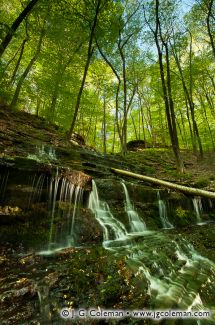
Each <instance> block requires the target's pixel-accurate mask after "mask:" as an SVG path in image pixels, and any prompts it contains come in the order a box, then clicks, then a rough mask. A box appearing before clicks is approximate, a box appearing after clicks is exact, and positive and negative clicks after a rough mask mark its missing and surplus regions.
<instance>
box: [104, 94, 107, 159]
mask: <svg viewBox="0 0 215 325" xmlns="http://www.w3.org/2000/svg"><path fill="white" fill-rule="evenodd" d="M103 152H104V155H106V153H107V147H106V98H105V95H104V102H103Z"/></svg>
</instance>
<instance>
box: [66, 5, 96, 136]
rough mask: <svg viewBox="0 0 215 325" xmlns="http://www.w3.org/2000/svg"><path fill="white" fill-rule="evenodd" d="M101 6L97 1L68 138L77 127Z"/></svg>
mask: <svg viewBox="0 0 215 325" xmlns="http://www.w3.org/2000/svg"><path fill="white" fill-rule="evenodd" d="M100 6H101V0H98V1H97V6H96V11H95V16H94V19H93V25H92V27H91V30H90V38H89V43H88V51H87V60H86V63H85V68H84V73H83V77H82V81H81V86H80V88H79V92H78V96H77V100H76V105H75V110H74V115H73V119H72V123H71V126H70V129H69V132H68V138H71V135H72V132H73V130H74V127H75V122H76V119H77V116H78V110H79V107H80V103H81V96H82V93H83V90H84V86H85V81H86V77H87V72H88V69H89V65H90V61H91V57H92V55H93V51H94V48H93V39H94V35H95V30H96V25H97V21H98V16H99V11H100Z"/></svg>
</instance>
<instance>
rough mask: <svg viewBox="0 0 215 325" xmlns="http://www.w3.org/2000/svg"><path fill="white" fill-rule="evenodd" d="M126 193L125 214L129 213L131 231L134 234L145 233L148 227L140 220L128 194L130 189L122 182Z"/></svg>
mask: <svg viewBox="0 0 215 325" xmlns="http://www.w3.org/2000/svg"><path fill="white" fill-rule="evenodd" d="M121 184H122V186H123V189H124V193H125V212H126V213H127V216H128V219H129V226H130V231H131V232H132V233H135V232H143V231H145V230H146V225H145V223H144V222H143V221H142V220H141V219H140V217H139V215H138V213H137V212H136V211H135V210H134V207H133V205H132V203H131V200H130V197H129V194H128V189H127V187H126V185H125V183H124V182H121Z"/></svg>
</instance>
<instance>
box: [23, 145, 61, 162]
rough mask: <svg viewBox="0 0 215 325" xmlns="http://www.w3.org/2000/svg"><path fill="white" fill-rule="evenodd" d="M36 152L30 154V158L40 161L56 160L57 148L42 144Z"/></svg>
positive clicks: (37, 147)
mask: <svg viewBox="0 0 215 325" xmlns="http://www.w3.org/2000/svg"><path fill="white" fill-rule="evenodd" d="M35 151H36V152H35V154H28V159H33V160H36V161H38V162H42V161H46V160H47V161H50V160H51V161H52V160H56V159H57V157H56V153H55V149H54V148H53V147H51V146H47V145H44V144H40V145H39V146H36V150H35Z"/></svg>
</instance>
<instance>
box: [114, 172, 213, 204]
mask: <svg viewBox="0 0 215 325" xmlns="http://www.w3.org/2000/svg"><path fill="white" fill-rule="evenodd" d="M111 170H112V171H113V172H114V173H116V174H119V175H123V176H129V177H133V178H137V179H140V180H143V181H147V182H150V183H154V184H157V185H161V186H164V187H167V188H171V189H173V190H177V191H180V192H183V193H187V194H190V195H193V196H203V197H207V198H209V199H215V192H210V191H205V190H201V189H199V188H194V187H188V186H184V185H179V184H174V183H171V182H167V181H163V180H161V179H158V178H154V177H149V176H144V175H140V174H135V173H132V172H129V171H127V170H122V169H116V168H111Z"/></svg>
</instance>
